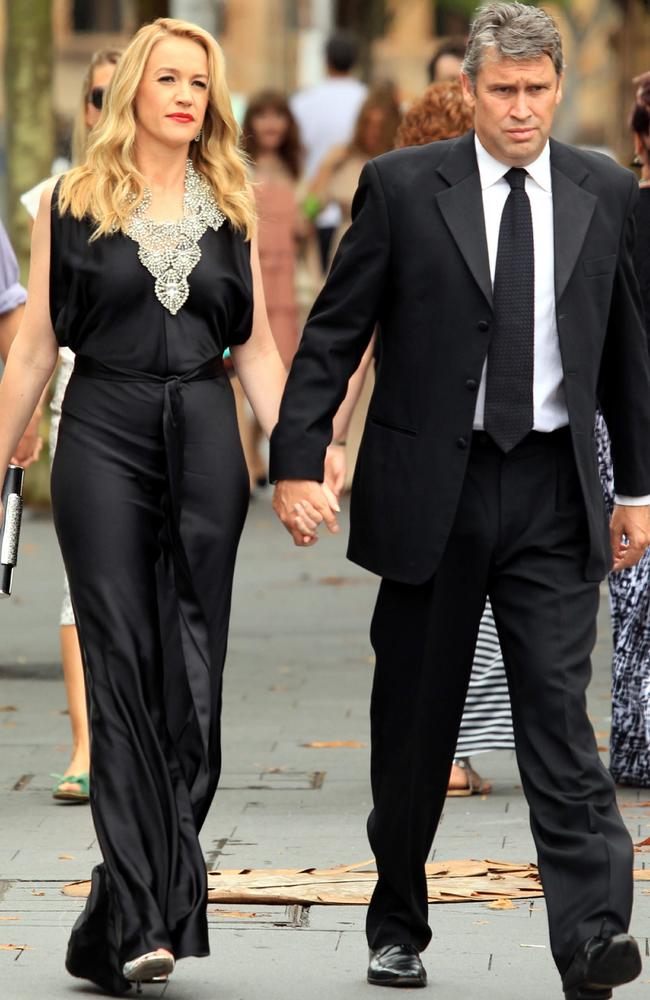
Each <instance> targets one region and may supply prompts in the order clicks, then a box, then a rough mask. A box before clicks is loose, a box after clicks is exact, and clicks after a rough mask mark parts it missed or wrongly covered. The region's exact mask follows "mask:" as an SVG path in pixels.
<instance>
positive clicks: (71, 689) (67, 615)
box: [20, 49, 121, 802]
mask: <svg viewBox="0 0 650 1000" xmlns="http://www.w3.org/2000/svg"><path fill="white" fill-rule="evenodd" d="M120 55H121V52H120V50H119V49H100V50H99V51H98V52H95V53H94V54H93V56H92V58H91V60H90V63H89V64H88V68H87V70H86V72H85V74H84V78H83V82H82V86H81V104H80V107H79V110H78V111H77V116H76V118H75V123H74V130H73V133H72V154H73V158H74V162H75V163H81V162H83V160H84V159H85V156H86V146H87V144H88V136H89V134H90V130H91V128H93V127H94V126H95V125H96V124H97V122H98V121H99V116H100V115H101V111H102V105H103V101H104V94H105V92H106V89H107V87H108V85H109V83H110V82H111V79H112V77H113V73H114V71H115V67H116V65H117V62H118V60H119V58H120ZM48 183H49V182H48V181H42V182H41V183H40V184H37V185H36V187H34V188H31V190H30V191H26V192H25V194H24V195H22V197H21V199H20V200H21V202H22V204H23V205H24V206H25V208H26V209H27V211H28V212H29V214H30V216H31V217H32V219H35V218H36V214H37V212H38V206H39V202H40V197H41V194H42V193H43V190H44V189H45V187H46V186H47V184H48ZM73 366H74V354H73V353H72V351H71V350H70V348H69V347H62V348H61V349H60V350H59V367H58V371H57V374H56V381H55V383H54V392H53V394H52V402H51V404H50V409H51V411H52V419H51V422H50V460H53V458H54V452H55V450H56V441H57V436H58V433H59V422H60V420H61V405H62V403H63V397H64V395H65V390H66V388H67V385H68V382H69V381H70V376H71V375H72V369H73ZM59 635H60V642H61V662H62V664H63V677H64V679H65V688H66V696H67V701H68V713H69V715H70V729H71V731H72V757H71V759H70V763H69V764H68V766H67V768H66V769H65V771H64V772H63V774H53V775H52V777H53V778H56V779H57V780H56V784H55V785H54V788H53V789H52V794H53V796H54V798H55V799H61V800H64V801H71V802H87V801H88V794H89V789H88V784H89V775H88V770H89V764H90V746H89V737H88V712H87V710H86V689H85V684H84V675H83V663H82V660H81V650H80V648H79V638H78V636H77V628H76V625H75V620H74V612H73V610H72V601H71V600H70V587H69V585H68V578H67V576H66V577H64V581H63V606H62V608H61V619H60V632H59Z"/></svg>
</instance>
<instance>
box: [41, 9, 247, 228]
mask: <svg viewBox="0 0 650 1000" xmlns="http://www.w3.org/2000/svg"><path fill="white" fill-rule="evenodd" d="M169 36H176V37H177V38H189V39H190V40H191V41H193V42H197V43H198V44H199V45H201V46H202V48H203V49H204V50H205V53H206V55H207V57H208V106H207V108H206V112H205V119H204V121H203V128H202V136H201V139H200V141H199V142H191V143H189V147H190V148H189V150H188V156H189V157H190V159H191V160H192V163H193V165H194V167H195V169H196V170H197V172H198V173H200V174H201V175H202V176H203V177H204V178H205V179H206V180H207V181H208V183H209V184H210V186H211V187H212V190H213V192H214V196H215V199H216V201H217V203H218V205H219V208H220V209H221V211H222V212H223V213H224V215H225V216H226V218H227V219H228V220H229V221H230V222H231V224H232V225H233V227H234V228H235V229H238V230H240V231H241V232H243V233H244V234H245V236H246V238H247V239H250V238H251V236H252V235H253V231H254V227H255V208H254V200H253V195H252V192H251V189H250V185H249V183H248V181H247V164H246V157H245V154H244V153H243V152H242V150H241V149H240V148H239V126H238V125H237V122H236V120H235V116H234V115H233V111H232V105H231V102H230V93H229V91H228V87H227V85H226V75H225V64H224V58H223V53H222V51H221V48H220V46H219V45H218V44H217V42H216V41H215V40H214V38H213V37H212V36H211V35H210V34H208V32H207V31H204V29H203V28H199V27H198V26H197V25H195V24H190V23H189V22H188V21H179V20H175V19H173V18H168V17H161V18H158V20H157V21H154V22H153V23H152V24H146V25H144V27H142V28H140V30H139V31H138V32H137V34H136V35H135V36H134V37H133V39H132V41H131V42H130V44H129V45H128V47H127V48H126V49H125V50H124V53H123V55H122V57H121V59H120V61H119V63H118V65H117V68H116V70H115V74H114V76H113V79H112V80H111V84H110V87H109V88H108V90H107V91H106V94H105V98H104V108H103V110H102V116H101V118H100V119H99V121H98V122H97V124H96V125H95V127H94V128H93V130H92V132H91V134H90V136H89V138H88V149H87V152H86V157H85V160H84V162H83V163H81V164H80V165H79V166H77V167H73V168H72V170H70V171H68V173H67V174H65V176H64V178H63V180H62V182H61V188H60V190H59V211H60V212H61V214H63V213H64V212H67V211H69V212H70V214H71V215H72V216H73V217H74V218H75V219H82V218H83V217H84V216H88V217H89V218H91V219H93V220H94V221H95V222H96V224H97V225H96V227H95V229H94V231H93V234H92V237H91V239H93V240H94V239H97V238H98V237H99V236H105V235H107V234H108V233H110V232H113V231H114V230H115V229H121V230H124V229H125V228H126V227H127V225H128V222H129V219H130V217H131V215H132V213H133V211H134V210H135V209H136V208H137V207H138V205H139V204H140V203H141V201H142V198H143V196H144V192H145V188H146V182H145V179H144V177H143V176H142V174H141V173H140V171H139V170H138V167H137V165H136V162H135V141H136V134H137V127H138V126H137V123H136V118H135V108H134V104H135V97H136V93H137V90H138V87H139V85H140V80H141V79H142V74H143V72H144V67H145V65H146V62H147V59H148V58H149V56H150V55H151V51H152V49H153V47H154V45H155V44H156V43H157V42H159V41H161V40H162V39H163V38H168V37H169Z"/></svg>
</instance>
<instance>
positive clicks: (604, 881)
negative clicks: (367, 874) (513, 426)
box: [367, 429, 633, 972]
mask: <svg viewBox="0 0 650 1000" xmlns="http://www.w3.org/2000/svg"><path fill="white" fill-rule="evenodd" d="M411 516H413V517H435V511H418V510H414V511H413V512H412V515H411ZM587 546H588V536H587V523H586V517H585V512H584V503H583V498H582V493H581V489H580V484H579V481H578V474H577V470H576V467H575V461H574V457H573V450H572V446H571V440H570V435H569V431H568V429H563V430H561V431H556V432H555V433H553V434H537V433H532V434H530V435H529V436H528V437H527V438H526V439H525V440H524V441H523V442H522V443H521V444H520V445H518V446H517V447H516V448H515V449H513V450H512V451H511V452H510V453H509V454H507V455H504V454H503V453H502V452H501V451H500V450H499V449H498V448H497V447H496V446H495V445H494V444H493V443H492V442H491V439H490V438H489V437H488V436H487V435H486V434H484V433H482V432H481V433H475V434H474V436H473V439H472V446H471V454H470V458H469V465H468V470H467V476H466V480H465V483H464V486H463V491H462V495H461V499H460V504H459V508H458V511H457V515H456V519H455V523H454V526H453V530H452V532H451V535H450V538H449V541H448V544H447V547H446V550H445V553H444V555H443V558H442V561H441V563H440V566H439V568H438V571H437V572H436V574H435V576H434V577H433V578H432V579H431V580H429V581H428V582H427V583H425V584H423V585H421V586H409V585H405V584H400V583H395V582H391V581H390V580H384V581H383V582H382V584H381V587H380V591H379V596H378V600H377V605H376V608H375V613H374V617H373V622H372V629H371V638H372V643H373V646H374V649H375V652H376V659H377V663H376V670H375V678H374V687H373V693H372V705H371V728H372V763H371V771H372V773H371V778H372V792H373V802H374V808H373V811H372V813H371V814H370V817H369V821H368V832H369V837H370V842H371V845H372V848H373V851H374V853H375V856H376V859H377V866H378V871H379V880H378V884H377V888H376V891H375V893H374V895H373V898H372V901H371V904H370V908H369V911H368V920H367V932H368V939H369V943H370V946H371V947H373V948H377V947H380V946H381V945H383V944H388V943H391V942H408V943H413V944H415V945H416V947H417V948H418V949H420V950H421V949H423V948H425V947H426V945H427V944H428V943H429V940H430V938H431V930H430V928H429V926H428V922H427V892H426V880H425V873H424V865H425V863H426V861H427V859H428V857H429V852H430V850H431V846H432V843H433V838H434V835H435V832H436V828H437V825H438V822H439V819H440V815H441V812H442V808H443V805H444V802H445V793H446V789H447V780H448V777H449V770H450V766H451V762H452V758H453V754H454V747H455V745H456V737H457V734H458V728H459V724H460V719H461V715H462V709H463V703H464V699H465V694H466V691H467V685H468V681H469V676H470V671H471V665H472V658H473V653H474V646H475V642H476V636H477V631H478V626H479V621H480V617H481V613H482V611H483V607H484V604H485V598H486V595H489V597H490V599H491V602H492V608H493V611H494V616H495V620H496V623H497V628H498V632H499V638H500V641H501V645H502V649H503V655H504V660H505V666H506V671H507V675H508V684H509V688H510V697H511V701H512V712H513V722H514V730H515V741H516V748H517V760H518V763H519V768H520V771H521V777H522V782H523V787H524V792H525V794H526V797H527V800H528V803H529V806H530V814H531V826H532V832H533V836H534V839H535V843H536V846H537V853H538V860H539V865H540V870H541V875H542V880H543V885H544V892H545V896H546V902H547V909H548V917H549V925H550V935H551V946H552V950H553V955H554V957H555V960H556V963H557V965H558V968H559V969H560V971H561V972H562V971H564V969H565V968H566V966H567V965H568V964H569V962H570V960H571V958H572V955H573V953H574V952H575V949H576V948H577V947H578V945H579V944H580V943H581V942H582V941H583V940H585V939H586V938H587V937H589V936H591V935H593V934H597V933H599V932H600V931H601V930H602V929H603V928H604V927H606V928H611V929H613V930H615V931H621V930H625V929H627V927H628V924H629V920H630V913H631V905H632V858H633V854H632V844H631V840H630V837H629V835H628V833H627V831H626V829H625V827H624V825H623V822H622V819H621V817H620V813H619V811H618V808H617V805H616V798H615V790H614V785H613V782H612V779H611V777H610V776H609V774H608V772H607V770H606V769H605V767H604V766H603V765H602V763H601V762H600V759H599V756H598V752H597V748H596V741H595V738H594V733H593V730H592V727H591V724H590V722H589V720H588V718H587V712H586V704H585V691H586V688H587V685H588V683H589V680H590V676H591V664H590V654H591V651H592V648H593V645H594V642H595V636H596V614H597V610H598V601H599V588H598V584H596V583H593V582H588V581H586V580H585V579H584V566H585V563H586V554H587Z"/></svg>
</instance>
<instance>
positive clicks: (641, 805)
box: [618, 802, 650, 809]
mask: <svg viewBox="0 0 650 1000" xmlns="http://www.w3.org/2000/svg"><path fill="white" fill-rule="evenodd" d="M618 807H619V809H650V802H619V804H618Z"/></svg>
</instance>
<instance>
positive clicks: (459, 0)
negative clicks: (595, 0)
mask: <svg viewBox="0 0 650 1000" xmlns="http://www.w3.org/2000/svg"><path fill="white" fill-rule="evenodd" d="M521 3H525V4H528V5H529V6H531V7H541V6H547V5H546V4H542V3H538V2H537V0H521ZM570 3H571V0H554V2H553V4H552V6H553V7H559V8H562V7H568V6H569V5H570ZM436 6H437V7H439V8H440V9H441V10H446V11H449V13H450V14H462V15H463V16H465V17H469V18H471V17H472V15H473V14H474V12H475V11H476V10H477V8H478V7H479V6H480V2H479V0H436Z"/></svg>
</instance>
